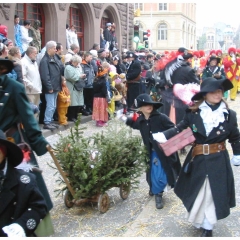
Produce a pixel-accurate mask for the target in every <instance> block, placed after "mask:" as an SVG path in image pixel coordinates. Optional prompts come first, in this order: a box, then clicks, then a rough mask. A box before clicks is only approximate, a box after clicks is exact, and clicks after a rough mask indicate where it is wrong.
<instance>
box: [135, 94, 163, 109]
mask: <svg viewBox="0 0 240 240" xmlns="http://www.w3.org/2000/svg"><path fill="white" fill-rule="evenodd" d="M134 105H135V106H136V108H140V107H142V106H146V105H153V107H154V108H156V109H157V108H160V107H161V106H162V105H163V104H162V103H160V102H154V101H153V100H152V98H151V96H150V95H148V94H147V93H143V94H140V95H138V96H137V98H136V99H135V100H134Z"/></svg>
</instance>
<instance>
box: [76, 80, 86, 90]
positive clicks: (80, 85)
mask: <svg viewBox="0 0 240 240" xmlns="http://www.w3.org/2000/svg"><path fill="white" fill-rule="evenodd" d="M85 85H86V83H85V80H84V79H80V80H78V81H76V82H75V83H74V88H75V89H76V90H77V91H82V90H83V88H84V87H85Z"/></svg>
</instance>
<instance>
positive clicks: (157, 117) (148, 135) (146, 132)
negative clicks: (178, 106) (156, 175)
mask: <svg viewBox="0 0 240 240" xmlns="http://www.w3.org/2000/svg"><path fill="white" fill-rule="evenodd" d="M126 124H127V125H128V126H130V127H131V128H133V129H138V130H140V133H141V136H142V139H143V143H144V145H145V146H146V147H147V150H148V153H149V160H150V157H151V155H150V154H151V152H152V148H153V149H154V150H155V151H156V153H157V155H158V157H159V158H160V161H161V164H162V167H163V169H164V171H165V173H166V175H167V181H168V184H169V185H170V186H172V187H173V186H174V184H175V182H176V178H177V176H178V174H179V172H180V169H181V164H180V160H179V157H178V154H177V153H175V154H173V155H171V156H169V157H166V156H165V155H164V153H163V152H162V151H161V150H160V148H159V147H158V143H157V142H156V141H155V140H153V137H152V133H157V132H162V131H164V130H166V129H170V128H172V127H174V124H173V123H172V122H171V121H170V119H169V118H168V116H166V115H165V114H162V113H159V112H158V111H156V110H154V111H153V112H152V113H151V115H150V117H149V119H148V120H146V119H145V117H144V115H143V114H141V115H140V116H139V117H138V118H137V120H136V121H133V120H132V119H131V118H128V119H127V121H126ZM149 163H150V161H149ZM150 166H151V165H150ZM150 172H151V169H150V170H149V172H148V174H147V180H148V183H149V185H150V187H151V183H150V180H149V179H151V178H150Z"/></svg>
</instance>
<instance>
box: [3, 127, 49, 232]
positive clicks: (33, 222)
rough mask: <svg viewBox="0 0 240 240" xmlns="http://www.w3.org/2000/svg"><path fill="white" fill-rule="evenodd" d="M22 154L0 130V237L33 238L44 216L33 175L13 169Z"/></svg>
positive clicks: (41, 197)
mask: <svg viewBox="0 0 240 240" xmlns="http://www.w3.org/2000/svg"><path fill="white" fill-rule="evenodd" d="M22 159H23V153H22V150H21V149H20V148H19V147H18V146H17V145H16V144H14V143H12V142H10V141H8V140H6V137H5V135H4V133H3V131H2V130H0V199H1V204H0V216H1V217H0V237H26V236H33V233H34V231H35V230H36V228H37V226H38V224H39V222H40V221H41V219H43V218H44V217H45V216H46V214H47V206H46V202H45V200H44V198H43V196H42V194H41V192H40V191H39V188H38V186H37V184H36V178H35V176H34V175H33V174H31V173H28V172H25V171H23V170H19V169H16V168H15V167H16V166H18V165H19V164H20V163H21V162H22Z"/></svg>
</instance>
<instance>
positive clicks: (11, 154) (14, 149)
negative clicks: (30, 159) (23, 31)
mask: <svg viewBox="0 0 240 240" xmlns="http://www.w3.org/2000/svg"><path fill="white" fill-rule="evenodd" d="M1 145H3V146H5V147H6V148H7V159H8V161H9V163H11V165H12V166H13V167H16V166H17V165H19V164H20V163H21V162H22V160H23V152H22V150H21V149H20V148H19V147H18V146H17V145H16V144H15V143H12V142H10V141H8V140H7V138H6V136H5V134H4V132H3V131H2V130H0V146H1Z"/></svg>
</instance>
